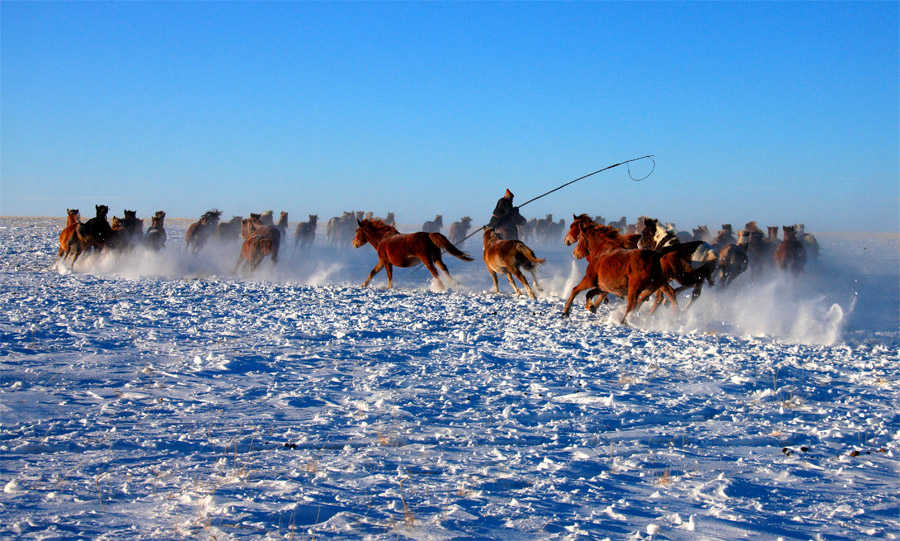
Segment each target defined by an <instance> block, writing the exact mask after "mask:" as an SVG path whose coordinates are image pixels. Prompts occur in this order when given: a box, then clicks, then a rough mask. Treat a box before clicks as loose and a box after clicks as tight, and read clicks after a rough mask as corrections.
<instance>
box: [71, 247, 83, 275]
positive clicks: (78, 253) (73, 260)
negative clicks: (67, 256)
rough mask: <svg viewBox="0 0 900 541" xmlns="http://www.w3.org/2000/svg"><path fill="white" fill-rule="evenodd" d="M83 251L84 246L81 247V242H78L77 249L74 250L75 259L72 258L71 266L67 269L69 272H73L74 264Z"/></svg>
mask: <svg viewBox="0 0 900 541" xmlns="http://www.w3.org/2000/svg"><path fill="white" fill-rule="evenodd" d="M83 249H84V246H82V244H81V242H80V241H79V242H78V247H77V248H76V249H75V257H73V258H72V266H71V267H69V270H71V271H74V270H75V262H76V261H78V256H80V255H81V251H82V250H83Z"/></svg>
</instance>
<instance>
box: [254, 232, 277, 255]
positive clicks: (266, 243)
mask: <svg viewBox="0 0 900 541" xmlns="http://www.w3.org/2000/svg"><path fill="white" fill-rule="evenodd" d="M256 238H257V239H258V241H257V242H258V243H259V251H260V253H261V254H262V255H271V254H272V252H273V250H274V246H273V242H272V239H270V238H269V237H264V236H259V237H256Z"/></svg>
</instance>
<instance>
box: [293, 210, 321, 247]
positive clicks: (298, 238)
mask: <svg viewBox="0 0 900 541" xmlns="http://www.w3.org/2000/svg"><path fill="white" fill-rule="evenodd" d="M318 223H319V216H318V215H316V214H310V215H309V221H308V222H300V223H299V224H297V231H296V232H295V235H294V248H296V247H297V246H298V245H299V246H300V248H304V249H305V248H309V247H311V246H312V245H313V243H314V242H315V241H316V225H317V224H318Z"/></svg>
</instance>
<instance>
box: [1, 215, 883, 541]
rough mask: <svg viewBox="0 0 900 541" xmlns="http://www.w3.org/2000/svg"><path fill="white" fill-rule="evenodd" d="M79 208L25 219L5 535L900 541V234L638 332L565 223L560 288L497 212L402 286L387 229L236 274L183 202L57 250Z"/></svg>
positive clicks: (708, 301)
mask: <svg viewBox="0 0 900 541" xmlns="http://www.w3.org/2000/svg"><path fill="white" fill-rule="evenodd" d="M146 221H147V223H149V220H146ZM62 225H63V220H61V219H41V218H2V219H0V245H2V246H0V250H2V259H0V275H2V281H0V313H2V314H3V316H2V318H0V370H2V373H0V487H3V491H2V492H0V538H2V539H13V538H34V539H215V540H219V541H221V540H224V539H233V538H235V539H325V538H337V539H341V538H373V539H398V538H399V539H403V538H410V539H509V540H518V539H529V540H531V539H604V538H609V539H648V538H653V539H729V540H730V539H777V538H782V539H803V540H806V539H829V540H837V539H863V538H881V539H895V538H897V537H898V536H900V462H898V457H900V413H898V404H900V363H898V360H900V359H898V352H900V291H898V289H900V235H897V234H863V233H854V234H825V233H818V232H816V231H813V232H814V233H816V235H817V237H818V239H819V242H820V244H821V245H822V256H821V258H820V260H819V262H818V264H815V265H810V266H809V268H808V272H807V273H806V274H805V275H802V276H801V277H799V278H794V277H785V276H766V277H764V278H763V279H761V280H760V281H759V283H755V284H751V283H750V280H749V276H747V275H745V276H742V277H741V278H739V279H738V280H737V281H736V282H735V283H734V285H733V286H732V288H731V289H729V290H726V291H724V292H723V291H719V290H716V289H715V288H706V289H705V290H704V293H703V296H702V297H701V298H700V300H699V301H698V303H697V304H695V306H693V307H692V308H691V310H690V311H686V312H682V313H681V314H680V315H679V316H678V318H674V317H673V315H672V313H671V312H670V311H666V310H661V311H660V312H659V313H657V314H656V315H655V316H649V315H647V308H646V307H644V309H643V310H642V311H641V312H640V313H639V314H638V315H637V316H636V317H634V318H633V319H632V320H631V322H632V324H633V326H632V327H631V328H628V327H623V326H619V325H616V324H614V323H612V322H613V321H616V320H617V319H618V315H619V314H621V310H623V307H622V306H621V304H620V303H618V302H613V303H612V304H611V305H608V306H604V307H602V308H601V309H600V310H599V312H598V313H597V314H590V313H589V312H587V311H586V310H585V309H584V307H583V297H581V298H579V299H578V301H576V304H575V306H574V307H573V310H572V316H571V317H570V318H569V319H562V318H561V317H560V313H561V311H562V305H563V301H564V300H565V298H566V296H567V295H568V292H569V290H570V288H571V286H572V285H573V284H574V283H575V282H576V281H577V280H578V279H580V277H581V273H582V271H583V268H584V263H583V262H577V263H576V262H573V260H572V258H571V250H570V249H569V248H566V247H565V246H563V245H562V243H561V242H560V243H559V244H558V245H555V246H546V247H542V246H534V248H535V251H536V252H537V254H538V255H539V256H541V257H546V258H547V259H548V262H547V264H546V265H545V266H544V267H543V268H542V269H541V271H540V278H541V281H542V286H543V288H544V290H543V292H541V293H540V295H539V298H538V299H537V300H531V299H528V298H524V297H522V298H516V297H515V296H513V295H512V292H511V290H510V288H509V285H508V284H507V283H505V281H502V283H501V294H500V295H496V294H494V293H493V292H492V291H491V290H490V288H491V281H490V277H489V275H488V274H487V272H486V271H485V268H484V265H483V264H482V263H481V261H480V255H481V250H480V246H481V239H480V235H476V236H475V237H473V238H472V239H470V240H469V241H467V243H466V244H465V245H464V246H463V248H464V249H465V250H466V251H468V252H469V253H470V254H471V255H473V256H474V257H475V258H476V261H475V262H472V263H465V262H463V261H460V260H458V259H455V258H453V257H450V256H445V261H446V262H447V264H448V266H449V267H450V270H451V272H452V273H453V274H454V278H455V279H456V283H455V285H454V286H453V287H452V288H451V290H450V291H449V292H435V291H432V289H431V279H430V276H429V275H428V273H427V271H425V270H424V269H420V270H418V271H416V272H412V271H410V270H406V269H398V270H397V272H395V276H394V285H395V289H394V290H392V291H387V290H386V289H385V287H386V277H385V275H384V273H383V272H382V273H381V274H380V275H379V276H377V277H376V278H375V279H374V280H373V283H372V286H370V287H369V288H367V289H361V288H360V287H359V284H360V283H362V281H363V280H364V279H365V277H366V276H367V274H368V272H369V270H370V269H371V268H372V266H373V265H374V264H375V261H376V259H375V254H374V251H373V250H372V248H371V247H369V246H365V247H363V248H361V249H358V250H353V249H350V248H347V249H336V248H329V247H326V246H325V245H324V243H323V242H321V240H320V241H319V242H318V243H317V245H316V246H315V247H314V248H313V249H312V250H311V251H310V252H308V253H300V252H297V251H295V250H293V246H292V245H293V238H292V235H291V238H290V239H289V241H288V242H287V243H285V246H284V248H283V250H282V255H281V261H280V262H279V264H278V266H277V267H275V268H273V267H272V264H271V262H270V261H268V260H266V261H265V262H264V263H263V264H262V265H261V266H260V268H259V269H258V271H257V273H256V274H254V275H253V276H252V277H247V276H244V275H240V276H237V277H235V276H232V275H231V269H232V268H233V266H234V263H235V261H236V258H237V253H238V247H237V245H233V246H227V247H213V246H207V248H205V249H204V251H203V252H201V254H200V255H199V256H193V255H187V254H185V253H184V251H183V247H184V240H183V239H184V232H185V230H186V227H187V222H184V221H178V220H167V223H166V225H167V230H168V233H169V243H168V247H167V249H166V250H165V251H163V252H162V253H160V254H151V253H144V252H135V253H132V254H130V255H128V256H121V257H118V258H113V257H106V256H100V257H95V258H93V259H90V258H89V259H85V260H84V261H83V263H84V264H83V265H82V262H79V268H78V269H77V271H76V272H74V273H73V272H68V271H57V270H51V266H52V265H53V263H54V259H55V253H56V236H57V234H58V233H59V231H60V229H61V228H62ZM292 225H293V224H292ZM401 229H405V230H409V228H401ZM292 230H293V228H292V229H291V231H292ZM321 233H322V228H320V235H321ZM684 304H686V302H682V306H683V305H684Z"/></svg>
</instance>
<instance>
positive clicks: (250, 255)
mask: <svg viewBox="0 0 900 541" xmlns="http://www.w3.org/2000/svg"><path fill="white" fill-rule="evenodd" d="M269 229H275V232H276V233H279V231H278V229H277V228H275V227H274V226H268V225H259V224H258V223H256V222H255V221H254V220H252V219H249V218H248V219H246V220H243V221H242V222H241V236H242V237H244V243H243V244H242V245H241V255H240V256H238V260H237V263H236V264H235V265H234V270H233V271H231V274H235V273H236V272H237V271H238V269H239V268H240V267H241V263H243V262H244V261H245V260H246V261H247V262H248V263H249V264H250V273H251V274H252V273H253V271H255V270H256V267H258V266H259V264H260V262H261V261H262V260H263V258H264V257H265V256H267V255H271V256H272V263H273V264H275V263H277V262H278V244H277V243H276V242H274V241H273V235H271V234H270V232H269V231H268V230H269ZM278 238H279V239H280V238H281V237H280V236H279V237H278Z"/></svg>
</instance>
